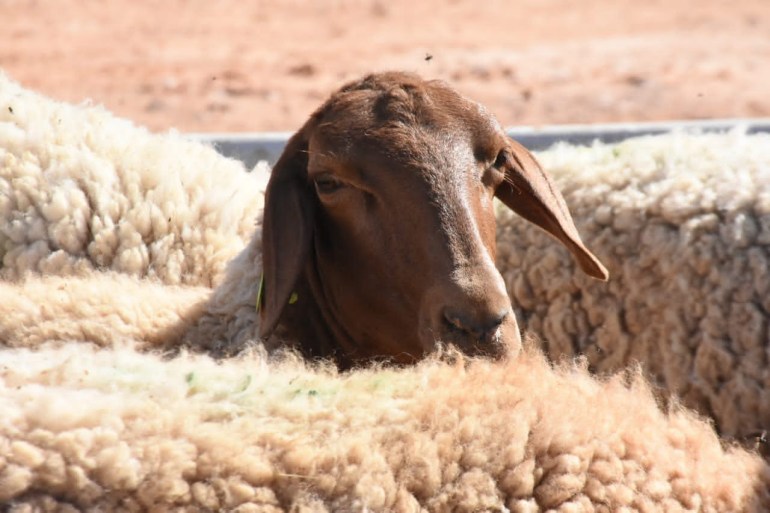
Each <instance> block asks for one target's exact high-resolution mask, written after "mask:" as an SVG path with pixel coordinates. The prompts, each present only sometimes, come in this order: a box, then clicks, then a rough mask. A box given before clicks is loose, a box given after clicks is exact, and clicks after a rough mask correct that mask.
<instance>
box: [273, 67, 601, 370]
mask: <svg viewBox="0 0 770 513" xmlns="http://www.w3.org/2000/svg"><path fill="white" fill-rule="evenodd" d="M494 197H498V198H499V199H500V200H501V201H502V202H503V203H504V204H506V205H507V206H508V207H509V208H511V209H512V210H514V211H515V212H517V213H518V214H519V215H521V216H522V217H524V218H525V219H527V220H529V221H530V222H532V223H534V224H536V225H538V226H540V227H541V228H543V229H544V230H546V231H547V232H549V233H550V234H551V235H553V236H554V237H555V238H556V239H557V240H559V241H560V242H561V243H562V244H564V245H565V246H566V247H567V248H568V249H569V250H570V252H571V253H572V254H573V256H574V257H575V258H576V260H577V262H578V264H579V265H580V266H581V268H582V269H583V270H584V271H586V272H587V273H588V274H590V275H591V276H594V277H596V278H599V279H602V280H605V279H607V271H606V269H605V268H604V267H603V266H602V264H601V263H600V262H599V261H598V259H597V258H596V257H595V256H594V255H593V254H592V253H591V252H590V251H589V250H588V249H587V248H586V247H585V246H584V245H583V243H582V242H581V240H580V237H579V235H578V233H577V230H576V228H575V226H574V223H573V221H572V218H571V216H570V214H569V211H568V210H567V208H566V205H565V204H564V200H563V199H562V197H561V195H560V194H559V192H558V191H557V190H556V188H555V187H554V185H553V183H552V181H551V179H550V177H549V176H548V175H547V174H546V173H545V172H544V171H543V170H542V168H541V167H540V166H539V165H538V164H537V162H536V160H535V159H534V157H533V156H532V155H531V154H530V153H529V152H528V151H527V150H526V149H525V148H524V147H523V146H521V145H519V144H518V143H516V142H514V141H512V140H510V139H509V138H508V137H507V136H506V135H505V133H504V132H503V130H502V129H501V128H500V126H499V124H498V123H497V122H496V121H495V119H494V118H493V117H492V116H490V115H489V114H488V113H487V112H486V110H485V109H484V108H483V107H481V106H480V105H478V104H476V103H474V102H472V101H470V100H467V99H465V98H463V97H461V96H460V95H459V94H458V93H456V92H455V91H454V90H452V89H451V88H450V87H448V86H447V85H446V84H444V83H442V82H438V81H423V80H421V79H420V78H418V77H417V76H414V75H411V74H404V73H383V74H375V75H370V76H367V77H364V78H363V79H362V80H359V81H356V82H353V83H351V84H348V85H346V86H344V87H343V88H342V89H340V90H339V91H337V92H336V93H334V94H333V95H332V96H331V98H330V99H329V100H327V101H326V102H325V103H324V104H323V105H322V106H321V107H320V108H319V109H318V110H317V111H316V112H315V113H313V114H312V115H311V116H310V118H309V119H308V121H307V122H306V123H305V125H304V126H303V127H302V128H301V129H300V130H299V131H298V132H297V133H296V134H295V135H294V136H293V137H292V138H291V139H290V141H289V142H288V144H287V147H286V149H285V150H284V153H283V154H282V156H281V158H280V159H279V160H278V162H277V163H276V165H275V168H274V169H273V172H272V175H271V178H270V181H269V183H268V186H267V191H266V197H265V211H264V218H263V233H262V251H263V270H264V295H263V297H262V300H263V301H264V305H263V306H264V307H263V308H261V309H260V336H261V337H262V338H263V339H269V338H270V337H277V336H280V337H288V338H290V339H291V340H296V341H298V344H299V347H300V349H301V350H302V352H303V353H304V354H305V355H306V356H309V357H332V358H334V359H335V360H336V361H337V362H338V363H339V364H340V365H341V366H343V367H346V366H349V365H353V364H356V363H359V362H364V361H370V360H372V359H382V358H385V359H388V360H390V361H393V362H398V363H409V362H413V361H415V360H416V359H418V358H421V357H423V356H424V355H426V354H427V353H429V352H431V351H433V350H434V349H435V348H436V347H437V346H438V344H439V343H450V344H453V345H455V346H457V347H458V348H459V349H461V350H462V351H464V352H466V353H468V354H471V355H475V354H479V355H492V356H500V355H503V354H515V353H516V352H517V351H518V349H519V348H520V345H521V342H520V335H519V330H518V326H517V323H516V319H515V316H514V314H513V311H512V309H511V303H510V300H509V298H508V294H507V292H506V289H505V284H504V282H503V280H502V277H501V275H500V273H499V272H498V271H497V269H496V268H495V266H494V258H495V216H494V207H493V198H494ZM290 299H293V300H295V302H294V305H293V306H292V308H285V306H286V305H287V304H288V303H290ZM279 326H280V327H281V329H280V330H277V328H278V327H279ZM279 334H280V335H279Z"/></svg>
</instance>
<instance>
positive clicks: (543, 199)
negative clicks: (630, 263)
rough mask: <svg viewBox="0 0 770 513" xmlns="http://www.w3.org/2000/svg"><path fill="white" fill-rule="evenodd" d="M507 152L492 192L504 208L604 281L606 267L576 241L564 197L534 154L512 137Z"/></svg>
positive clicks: (579, 241)
mask: <svg viewBox="0 0 770 513" xmlns="http://www.w3.org/2000/svg"><path fill="white" fill-rule="evenodd" d="M508 153H509V155H508V159H507V162H506V164H505V181H504V182H503V184H502V185H500V187H498V188H497V191H495V195H496V196H497V197H498V198H499V199H500V200H501V201H502V202H503V203H505V204H506V205H507V206H508V208H510V209H511V210H513V211H514V212H516V213H517V214H519V215H520V216H521V217H523V218H524V219H526V220H528V221H531V222H532V223H534V224H536V225H537V226H539V227H540V228H542V229H544V230H545V231H547V232H548V233H550V234H551V235H552V236H554V237H555V238H556V239H557V240H559V242H561V243H562V244H564V245H565V246H566V247H567V249H569V251H570V252H571V253H572V256H573V257H575V259H576V260H577V262H578V264H579V265H580V268H581V269H583V271H584V272H585V273H586V274H588V275H589V276H592V277H594V278H597V279H600V280H607V278H608V277H609V273H608V272H607V269H606V268H605V267H604V265H602V263H601V262H600V261H599V259H598V258H596V256H595V255H594V254H593V253H591V252H590V251H589V250H588V248H586V247H585V245H584V244H583V241H581V240H580V235H579V234H578V231H577V228H576V227H575V223H574V222H573V221H572V216H571V215H570V213H569V210H567V205H566V203H565V202H564V198H563V197H562V195H561V194H560V193H559V191H558V190H557V189H556V186H555V185H554V184H553V181H552V180H551V177H549V176H548V174H546V172H545V171H544V170H543V168H542V167H540V164H539V163H538V162H537V160H535V157H534V156H533V155H532V154H531V153H530V152H529V151H528V150H527V149H526V148H525V147H524V146H522V145H521V144H519V143H518V142H516V141H514V140H513V139H509V144H508Z"/></svg>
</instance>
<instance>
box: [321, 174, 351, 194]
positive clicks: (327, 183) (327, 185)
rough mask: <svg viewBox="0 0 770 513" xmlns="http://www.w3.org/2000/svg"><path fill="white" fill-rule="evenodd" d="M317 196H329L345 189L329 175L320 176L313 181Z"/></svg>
mask: <svg viewBox="0 0 770 513" xmlns="http://www.w3.org/2000/svg"><path fill="white" fill-rule="evenodd" d="M314 182H315V188H316V190H317V191H318V194H331V193H333V192H337V191H338V190H340V189H342V188H343V187H345V184H344V183H342V182H341V181H339V180H337V179H336V178H334V177H333V176H331V175H321V176H319V177H318V178H316V179H315V180H314Z"/></svg>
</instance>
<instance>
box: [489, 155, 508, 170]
mask: <svg viewBox="0 0 770 513" xmlns="http://www.w3.org/2000/svg"><path fill="white" fill-rule="evenodd" d="M507 162H508V153H507V152H506V151H505V150H500V153H498V154H497V158H496V159H495V163H494V164H492V167H494V168H497V169H500V168H502V167H503V166H505V164H506V163H507Z"/></svg>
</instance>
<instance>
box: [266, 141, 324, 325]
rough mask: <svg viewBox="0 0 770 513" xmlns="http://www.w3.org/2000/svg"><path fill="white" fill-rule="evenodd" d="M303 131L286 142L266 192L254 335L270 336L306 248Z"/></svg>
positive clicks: (309, 225)
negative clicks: (257, 329) (257, 313)
mask: <svg viewBox="0 0 770 513" xmlns="http://www.w3.org/2000/svg"><path fill="white" fill-rule="evenodd" d="M305 133H306V130H305V129H303V130H300V131H299V132H298V133H296V134H295V135H294V136H293V137H292V138H291V139H290V140H289V142H288V143H287V145H286V149H284V151H283V154H281V157H280V158H279V159H278V162H276V164H275V166H274V167H273V171H272V173H271V174H270V180H269V181H268V184H267V190H266V192H265V210H264V214H263V218H262V270H263V283H262V286H263V287H264V288H263V290H262V293H261V294H260V298H259V301H258V302H259V304H257V309H258V310H259V314H260V325H259V335H260V337H262V338H267V337H269V336H270V335H271V334H272V332H273V330H275V328H276V326H277V325H278V320H279V319H280V317H281V313H282V312H283V309H284V307H285V306H286V304H287V303H288V302H289V300H290V298H291V297H292V294H293V292H294V290H295V286H296V284H297V280H298V278H299V276H300V273H301V272H302V269H303V267H304V265H305V259H306V258H307V256H308V253H309V251H310V241H311V239H312V236H313V234H312V231H313V217H314V203H313V196H312V188H311V187H310V185H309V184H308V180H307V139H306V136H305Z"/></svg>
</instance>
